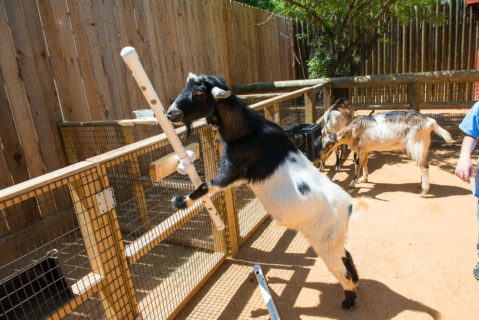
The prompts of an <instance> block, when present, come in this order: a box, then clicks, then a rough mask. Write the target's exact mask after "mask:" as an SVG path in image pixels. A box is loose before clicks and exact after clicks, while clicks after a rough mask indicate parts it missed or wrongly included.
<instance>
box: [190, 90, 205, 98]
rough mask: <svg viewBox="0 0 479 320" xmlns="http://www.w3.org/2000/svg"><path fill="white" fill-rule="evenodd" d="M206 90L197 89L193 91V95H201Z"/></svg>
mask: <svg viewBox="0 0 479 320" xmlns="http://www.w3.org/2000/svg"><path fill="white" fill-rule="evenodd" d="M204 94H205V93H204V91H201V90H196V91H193V96H197V97H200V96H202V95H204Z"/></svg>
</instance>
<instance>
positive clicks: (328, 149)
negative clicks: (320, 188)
mask: <svg viewBox="0 0 479 320" xmlns="http://www.w3.org/2000/svg"><path fill="white" fill-rule="evenodd" d="M337 142H338V137H337V136H336V134H335V133H330V134H327V135H325V136H323V137H322V138H321V143H322V145H323V148H322V150H321V156H320V158H319V160H320V161H321V162H322V163H324V162H325V161H326V160H327V159H328V158H329V155H330V154H331V153H332V152H333V150H334V148H335V146H336V143H337Z"/></svg>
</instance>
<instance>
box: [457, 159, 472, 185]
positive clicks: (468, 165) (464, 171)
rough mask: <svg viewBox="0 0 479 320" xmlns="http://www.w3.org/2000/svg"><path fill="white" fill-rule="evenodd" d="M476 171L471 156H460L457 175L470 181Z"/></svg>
mask: <svg viewBox="0 0 479 320" xmlns="http://www.w3.org/2000/svg"><path fill="white" fill-rule="evenodd" d="M473 172H474V168H473V164H472V160H471V158H463V157H460V158H459V161H458V162H457V165H456V176H458V177H459V178H461V180H463V181H465V182H467V183H469V182H470V178H471V177H472V174H473Z"/></svg>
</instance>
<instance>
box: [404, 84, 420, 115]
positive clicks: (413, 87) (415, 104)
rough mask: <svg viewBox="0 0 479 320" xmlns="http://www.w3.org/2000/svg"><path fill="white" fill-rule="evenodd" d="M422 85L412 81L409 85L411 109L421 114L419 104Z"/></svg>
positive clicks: (408, 93)
mask: <svg viewBox="0 0 479 320" xmlns="http://www.w3.org/2000/svg"><path fill="white" fill-rule="evenodd" d="M420 95H421V85H420V83H419V82H417V81H412V82H411V83H409V84H408V85H407V101H408V103H409V109H413V110H416V111H418V112H419V104H420V103H421V99H420Z"/></svg>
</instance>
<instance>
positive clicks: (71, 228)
mask: <svg viewBox="0 0 479 320" xmlns="http://www.w3.org/2000/svg"><path fill="white" fill-rule="evenodd" d="M80 180H82V181H84V182H86V183H87V185H86V186H85V187H82V186H80V185H77V184H76V183H77V182H78V181H80ZM100 190H101V182H100V181H99V177H98V173H97V172H96V170H95V169H92V170H88V171H85V172H81V173H78V174H77V175H75V176H74V177H69V178H68V179H67V178H65V179H62V180H58V181H54V182H51V183H50V184H48V185H46V186H44V187H42V188H39V189H36V190H34V191H33V192H34V193H35V194H36V196H35V197H31V195H29V194H24V195H20V196H18V197H16V198H15V199H12V200H11V201H5V202H3V203H1V204H2V205H5V206H9V203H12V202H13V203H14V204H13V205H11V206H9V207H8V210H10V211H11V213H10V218H12V219H13V217H14V216H15V214H18V215H19V216H22V215H23V212H28V211H34V208H35V206H36V207H38V208H49V209H50V210H49V211H47V210H43V211H42V213H43V215H42V217H41V219H40V221H37V224H31V225H28V226H25V227H24V228H23V229H22V230H17V232H12V233H11V234H10V235H9V236H8V237H5V238H3V239H2V240H3V241H2V242H3V246H2V248H1V249H2V257H7V258H6V259H5V260H4V259H2V266H1V267H0V279H2V280H0V291H1V293H2V294H1V296H0V306H1V309H0V310H1V314H0V318H3V319H27V318H31V319H42V318H45V317H47V316H48V315H51V314H53V313H55V312H56V311H57V310H58V309H59V308H60V307H61V306H62V305H64V304H65V303H67V301H70V304H71V305H75V306H78V308H77V309H76V310H77V311H76V312H77V313H78V312H80V313H87V314H88V315H89V317H90V318H104V316H105V314H104V311H103V309H104V308H103V307H102V301H103V302H104V299H99V300H95V299H89V300H87V301H84V302H83V303H82V302H81V301H79V300H76V299H75V297H77V296H79V295H80V294H81V291H82V290H83V289H82V288H87V287H90V286H91V285H92V283H90V281H93V279H95V277H94V276H92V275H101V274H104V273H105V272H107V271H108V267H107V266H108V265H115V263H116V262H115V261H114V259H113V258H112V257H110V258H108V257H107V256H108V254H107V253H106V251H105V250H106V248H107V246H105V245H104V244H105V242H108V241H109V239H108V237H106V236H105V235H106V234H111V230H109V229H108V227H107V226H109V224H108V223H105V221H104V220H105V218H106V217H105V216H102V217H95V216H94V215H93V214H92V210H93V203H92V200H91V197H90V195H91V194H94V193H97V192H99V191H100ZM51 194H55V195H56V196H55V198H53V199H55V200H56V201H55V202H54V203H55V205H56V204H57V203H60V204H62V206H58V205H56V206H54V207H52V203H51V202H50V201H49V200H50V199H51V198H50V197H49V196H48V195H51ZM73 194H75V195H76V196H72V195H73ZM45 199H47V201H44V200H45ZM71 199H74V201H73V202H72V201H71ZM67 203H69V206H68V207H67V208H65V205H66V204H67ZM2 211H3V212H4V211H5V209H4V210H2ZM47 213H48V214H47ZM77 217H78V218H77ZM80 217H82V218H80ZM7 223H8V221H7ZM93 225H94V226H95V227H94V226H93ZM100 225H103V226H100ZM92 228H93V229H95V228H97V230H96V231H97V232H96V233H95V235H94V234H86V230H92ZM84 237H85V239H84ZM17 240H23V241H21V242H20V243H16V242H17ZM84 240H85V241H84ZM26 251H27V252H26ZM100 256H102V257H103V258H100ZM102 259H104V260H103V261H101V260H102ZM111 276H112V279H110V281H111V282H117V280H118V276H115V275H111ZM100 277H101V276H100ZM110 298H111V303H113V304H116V306H117V308H119V309H120V310H117V311H121V309H122V308H123V307H124V305H125V303H124V301H122V299H121V298H120V297H115V296H112V297H110ZM78 310H81V311H78ZM125 312H126V310H124V312H123V313H124V314H126V313H125ZM120 313H121V312H120Z"/></svg>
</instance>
